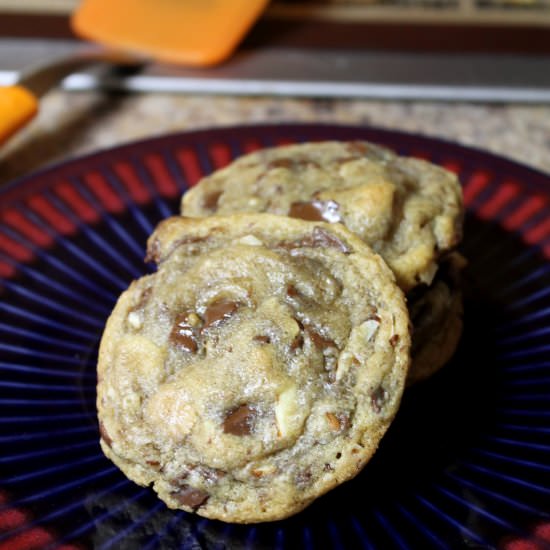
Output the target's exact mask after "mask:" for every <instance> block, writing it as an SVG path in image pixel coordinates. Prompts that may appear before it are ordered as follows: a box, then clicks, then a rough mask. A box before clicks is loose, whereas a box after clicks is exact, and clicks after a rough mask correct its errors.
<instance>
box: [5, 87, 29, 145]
mask: <svg viewBox="0 0 550 550" xmlns="http://www.w3.org/2000/svg"><path fill="white" fill-rule="evenodd" d="M37 112H38V100H37V99H36V97H35V96H34V94H33V93H32V92H30V91H29V90H27V88H25V87H24V86H20V85H14V86H6V87H3V88H0V144H2V143H4V142H5V141H6V140H7V139H8V138H9V137H10V136H12V135H13V134H14V133H15V132H17V130H19V129H20V128H22V127H23V126H25V124H27V122H29V120H31V119H32V118H33V117H34V115H35V114H36V113H37Z"/></svg>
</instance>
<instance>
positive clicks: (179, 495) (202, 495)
mask: <svg viewBox="0 0 550 550" xmlns="http://www.w3.org/2000/svg"><path fill="white" fill-rule="evenodd" d="M171 495H172V496H173V497H174V498H175V499H176V500H177V501H178V502H179V503H180V504H182V505H183V506H188V507H189V508H191V509H192V510H193V511H194V510H197V509H198V508H200V507H201V506H202V505H203V504H204V503H205V502H206V501H207V500H208V497H209V496H210V495H209V494H208V493H207V492H206V491H203V490H202V489H196V488H194V487H191V486H190V485H182V486H181V487H179V488H178V490H177V491H174V492H173V493H171Z"/></svg>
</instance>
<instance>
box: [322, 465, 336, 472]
mask: <svg viewBox="0 0 550 550" xmlns="http://www.w3.org/2000/svg"><path fill="white" fill-rule="evenodd" d="M323 471H324V472H334V468H333V466H331V465H330V464H328V463H327V464H325V466H324V467H323Z"/></svg>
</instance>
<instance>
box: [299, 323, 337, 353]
mask: <svg viewBox="0 0 550 550" xmlns="http://www.w3.org/2000/svg"><path fill="white" fill-rule="evenodd" d="M306 331H307V333H308V334H309V337H310V338H311V340H312V341H313V343H314V344H315V347H316V348H317V349H319V350H321V351H323V350H325V349H327V348H336V349H338V346H337V345H336V342H334V340H331V339H330V338H325V337H324V336H321V335H320V334H319V333H318V332H317V331H315V330H314V329H313V328H312V327H310V326H307V327H306Z"/></svg>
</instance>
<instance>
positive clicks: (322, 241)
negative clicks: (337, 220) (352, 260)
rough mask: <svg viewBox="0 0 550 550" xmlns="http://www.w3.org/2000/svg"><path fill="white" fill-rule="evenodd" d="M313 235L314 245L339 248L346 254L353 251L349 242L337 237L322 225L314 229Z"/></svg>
mask: <svg viewBox="0 0 550 550" xmlns="http://www.w3.org/2000/svg"><path fill="white" fill-rule="evenodd" d="M312 237H313V243H314V246H326V247H332V248H337V249H338V250H340V251H342V252H343V253H344V254H349V253H350V252H351V250H350V248H349V247H348V245H347V244H345V243H344V242H342V241H341V240H340V239H339V238H338V237H335V236H334V235H333V234H332V233H329V232H328V231H326V230H325V229H323V228H322V227H315V228H314V229H313V234H312Z"/></svg>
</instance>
